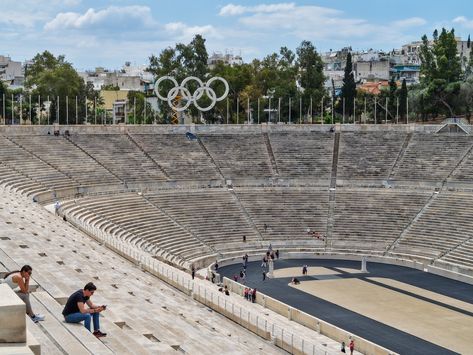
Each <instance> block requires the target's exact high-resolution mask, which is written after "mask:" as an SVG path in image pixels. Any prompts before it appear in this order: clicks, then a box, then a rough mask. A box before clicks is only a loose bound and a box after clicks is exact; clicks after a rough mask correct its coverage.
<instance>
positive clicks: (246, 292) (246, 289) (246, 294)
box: [243, 287, 250, 300]
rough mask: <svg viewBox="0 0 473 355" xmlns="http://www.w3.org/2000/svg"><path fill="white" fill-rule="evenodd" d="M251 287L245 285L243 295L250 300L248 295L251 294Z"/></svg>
mask: <svg viewBox="0 0 473 355" xmlns="http://www.w3.org/2000/svg"><path fill="white" fill-rule="evenodd" d="M249 292H250V291H249V289H248V287H245V290H244V291H243V297H245V300H248V295H249Z"/></svg>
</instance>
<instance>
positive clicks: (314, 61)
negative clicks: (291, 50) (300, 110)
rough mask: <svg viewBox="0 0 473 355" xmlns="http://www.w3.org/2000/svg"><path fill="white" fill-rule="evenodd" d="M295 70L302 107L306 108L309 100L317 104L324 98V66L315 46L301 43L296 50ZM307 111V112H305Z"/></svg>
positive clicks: (304, 42) (306, 42)
mask: <svg viewBox="0 0 473 355" xmlns="http://www.w3.org/2000/svg"><path fill="white" fill-rule="evenodd" d="M296 53H297V62H296V65H297V70H298V76H299V83H300V86H301V94H302V95H301V96H302V99H303V107H305V108H308V107H309V102H310V99H312V100H313V102H314V103H318V102H320V101H321V100H322V97H323V96H325V89H324V82H325V76H324V73H323V69H324V65H323V62H322V58H321V57H320V55H319V54H318V52H317V50H316V49H315V46H314V45H313V44H312V43H311V42H309V41H302V43H301V44H300V45H299V47H297V49H296ZM305 111H307V110H305Z"/></svg>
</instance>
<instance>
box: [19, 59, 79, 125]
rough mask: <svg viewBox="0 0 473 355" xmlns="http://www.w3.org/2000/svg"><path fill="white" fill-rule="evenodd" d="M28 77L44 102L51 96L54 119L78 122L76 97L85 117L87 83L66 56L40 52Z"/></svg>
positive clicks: (28, 83)
mask: <svg viewBox="0 0 473 355" xmlns="http://www.w3.org/2000/svg"><path fill="white" fill-rule="evenodd" d="M25 79H26V87H27V88H29V89H32V92H33V93H34V94H36V95H41V97H42V98H43V101H44V100H45V99H46V98H47V97H49V100H50V113H51V119H52V121H54V120H57V122H58V123H66V121H67V118H69V122H70V123H72V122H74V121H75V118H74V117H75V97H77V98H78V101H79V104H78V109H79V113H80V114H79V117H81V118H82V117H84V115H83V113H84V111H85V97H86V86H85V83H84V81H83V80H82V78H81V77H80V76H79V75H78V74H77V72H76V71H75V69H74V68H73V67H72V65H71V63H69V62H66V61H65V57H64V56H61V55H60V56H58V57H57V58H56V57H55V56H54V55H53V54H52V53H50V52H48V51H44V52H43V53H41V54H37V55H36V56H35V57H34V58H33V63H32V64H31V65H30V66H29V67H28V69H27V71H26V78H25ZM66 100H67V103H68V104H66Z"/></svg>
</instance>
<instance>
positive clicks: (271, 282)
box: [220, 259, 473, 354]
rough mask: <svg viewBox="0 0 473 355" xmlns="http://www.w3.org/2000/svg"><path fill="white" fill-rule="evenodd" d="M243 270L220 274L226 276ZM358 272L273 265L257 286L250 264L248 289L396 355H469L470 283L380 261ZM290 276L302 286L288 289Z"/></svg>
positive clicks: (256, 270)
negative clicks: (366, 269) (303, 271)
mask: <svg viewBox="0 0 473 355" xmlns="http://www.w3.org/2000/svg"><path fill="white" fill-rule="evenodd" d="M304 264H307V265H308V266H309V268H308V275H306V276H302V265H304ZM241 268H242V265H241V264H238V265H230V266H226V267H222V268H221V269H220V272H221V273H222V274H223V275H225V276H227V277H229V278H232V276H233V275H234V274H238V273H239V272H240V269H241ZM360 269H361V263H360V262H356V261H347V260H327V259H297V260H277V261H276V262H275V272H274V277H273V278H271V279H266V281H263V280H262V269H261V263H260V262H253V263H249V265H248V269H247V270H248V271H247V277H246V284H247V285H248V286H249V287H252V288H255V287H256V288H257V289H258V290H259V291H260V292H263V293H265V294H267V295H268V296H271V297H273V298H275V299H278V300H279V301H281V302H284V303H286V304H289V305H291V306H293V307H295V308H298V309H300V310H302V311H304V312H306V313H308V314H311V315H314V316H316V317H318V318H320V319H323V320H325V321H327V322H330V323H332V324H334V325H336V326H338V327H340V328H343V329H345V330H347V331H349V332H352V333H354V334H356V335H358V336H360V337H363V338H365V339H368V340H370V341H372V342H374V343H377V344H379V345H381V346H384V347H386V348H388V349H391V350H393V351H395V352H397V353H400V354H457V353H461V354H473V342H472V341H471V331H472V329H473V285H469V284H465V283H461V282H458V281H455V280H451V279H448V278H444V277H441V276H437V275H433V274H429V273H425V272H422V271H419V270H415V269H410V268H406V267H400V266H394V265H388V264H381V263H368V273H361V272H360V271H359V270H360ZM293 277H297V278H298V279H299V280H300V281H301V283H300V284H299V285H291V279H292V278H293Z"/></svg>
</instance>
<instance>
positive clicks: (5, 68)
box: [0, 55, 25, 87]
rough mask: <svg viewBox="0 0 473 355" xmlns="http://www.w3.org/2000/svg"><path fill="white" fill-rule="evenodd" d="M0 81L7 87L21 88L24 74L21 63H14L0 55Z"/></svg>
mask: <svg viewBox="0 0 473 355" xmlns="http://www.w3.org/2000/svg"><path fill="white" fill-rule="evenodd" d="M0 80H1V81H3V82H4V83H6V84H7V86H8V87H21V86H23V84H24V81H25V74H24V72H23V67H22V65H21V62H15V61H13V60H11V58H10V57H7V56H3V55H0Z"/></svg>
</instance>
